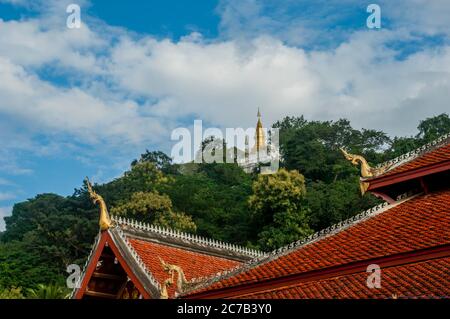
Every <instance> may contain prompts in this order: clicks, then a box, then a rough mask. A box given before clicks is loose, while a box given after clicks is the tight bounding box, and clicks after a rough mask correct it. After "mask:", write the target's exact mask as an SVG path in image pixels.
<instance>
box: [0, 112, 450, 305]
mask: <svg viewBox="0 0 450 319" xmlns="http://www.w3.org/2000/svg"><path fill="white" fill-rule="evenodd" d="M274 126H275V127H278V128H279V129H280V148H281V153H282V156H283V161H282V163H281V167H282V169H281V170H280V171H279V172H278V173H277V174H274V175H269V176H267V175H265V176H262V175H260V176H258V175H257V174H246V173H244V172H243V171H242V169H241V168H239V167H238V166H237V165H235V164H216V163H203V164H194V163H189V164H185V165H176V164H173V163H172V162H171V159H170V158H169V157H168V156H167V155H166V154H164V153H162V152H159V151H153V152H152V151H146V152H145V153H144V154H142V156H141V158H139V159H136V160H134V161H133V162H132V163H131V166H130V169H129V170H128V171H127V172H125V173H124V175H123V176H122V177H120V178H117V179H115V180H113V181H111V182H109V183H105V184H102V185H94V188H95V190H96V191H97V192H98V193H99V194H101V195H102V196H103V197H104V199H105V200H106V202H107V204H108V206H109V209H110V211H111V212H112V213H114V214H117V215H122V216H127V217H131V218H135V219H138V220H142V221H146V222H150V223H154V224H159V225H161V226H165V227H171V228H175V229H179V230H182V231H188V232H196V233H197V234H200V235H202V236H208V237H211V238H214V239H218V240H223V241H227V242H232V243H235V244H240V245H246V246H249V247H256V248H259V249H263V250H270V249H274V248H277V247H280V246H282V245H285V244H287V243H289V242H292V241H294V240H297V239H300V238H302V237H304V236H307V235H309V234H310V233H311V232H312V231H317V230H320V229H322V228H324V227H327V226H329V225H331V224H334V223H336V222H338V221H340V220H343V219H346V218H348V217H351V216H352V215H354V214H356V213H358V212H360V211H362V210H364V209H367V208H369V207H371V206H373V205H374V204H376V203H377V199H375V198H374V197H372V196H371V195H369V194H366V195H365V196H361V195H360V192H359V185H358V178H359V171H358V169H357V168H356V167H353V166H352V165H351V164H349V163H348V162H347V161H346V160H345V159H344V157H343V156H342V154H341V153H340V151H339V147H345V148H346V149H348V150H349V151H350V152H352V153H357V154H362V155H364V156H365V157H366V158H367V160H368V161H369V162H370V163H371V164H377V163H380V162H382V161H385V160H387V159H390V158H393V157H395V156H398V155H401V154H403V153H405V152H407V151H410V150H412V149H415V148H417V147H419V146H421V145H422V144H424V143H426V142H429V141H431V140H433V139H435V138H436V137H438V136H439V135H442V134H444V133H448V132H450V119H449V117H448V115H446V114H441V115H439V116H436V117H433V118H429V119H426V120H424V121H422V122H421V123H420V124H419V126H418V133H417V135H416V136H410V137H394V138H390V137H388V136H387V135H386V134H385V133H383V132H381V131H376V130H365V129H362V130H357V129H354V128H352V127H351V125H350V123H349V121H347V120H338V121H335V122H332V121H327V122H320V121H307V120H305V119H304V118H303V117H287V118H285V119H283V120H281V121H278V122H277V123H275V124H274ZM204 146H205V147H207V143H204ZM223 147H225V148H226V145H225V144H223ZM5 223H6V231H4V232H3V233H0V298H22V297H27V298H38V297H46V298H47V297H48V298H58V297H63V296H64V295H65V294H66V291H65V290H64V289H62V288H61V287H62V286H63V285H64V283H65V277H66V275H67V274H66V273H65V269H66V267H67V265H69V264H73V263H76V264H82V263H83V261H84V259H85V258H86V256H87V254H88V253H89V249H90V246H91V244H92V242H93V239H94V236H95V235H96V233H97V232H98V225H97V223H98V209H97V208H96V207H95V206H94V205H93V204H92V203H91V201H90V199H89V196H88V194H87V189H86V185H85V184H83V183H81V181H80V188H79V189H76V190H75V192H74V194H73V195H72V196H69V197H62V196H59V195H56V194H40V195H37V196H36V197H35V198H32V199H29V200H27V201H25V202H22V203H17V204H16V205H14V208H13V212H12V215H11V216H10V217H6V218H5ZM18 287H21V288H18Z"/></svg>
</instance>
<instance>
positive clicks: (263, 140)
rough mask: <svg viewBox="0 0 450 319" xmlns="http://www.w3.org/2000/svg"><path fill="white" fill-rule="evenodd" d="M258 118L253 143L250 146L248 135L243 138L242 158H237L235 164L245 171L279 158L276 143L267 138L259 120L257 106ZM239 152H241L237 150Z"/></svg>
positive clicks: (259, 113)
mask: <svg viewBox="0 0 450 319" xmlns="http://www.w3.org/2000/svg"><path fill="white" fill-rule="evenodd" d="M257 117H258V120H257V122H256V128H255V136H254V144H253V146H252V147H250V143H249V139H248V136H246V138H245V150H244V151H243V153H244V156H243V158H242V159H238V161H237V164H238V165H239V166H240V167H242V169H243V170H244V171H245V172H247V173H250V172H253V171H254V170H255V169H257V168H258V167H259V166H260V165H263V166H267V165H270V163H271V162H272V161H274V160H276V161H279V160H280V152H279V149H278V147H277V146H276V145H278V143H276V145H275V143H272V141H270V140H268V139H267V136H266V133H265V131H267V129H265V128H264V127H263V124H262V121H261V112H260V110H259V108H258V113H257ZM239 152H242V151H241V150H239Z"/></svg>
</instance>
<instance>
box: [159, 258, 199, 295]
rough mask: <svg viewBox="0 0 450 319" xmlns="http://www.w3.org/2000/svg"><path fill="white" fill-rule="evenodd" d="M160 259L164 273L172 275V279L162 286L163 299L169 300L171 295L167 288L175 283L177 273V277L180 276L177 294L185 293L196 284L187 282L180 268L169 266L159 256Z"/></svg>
mask: <svg viewBox="0 0 450 319" xmlns="http://www.w3.org/2000/svg"><path fill="white" fill-rule="evenodd" d="M158 258H159V261H160V262H161V266H162V267H163V269H164V271H165V272H166V273H168V274H169V275H170V277H169V278H168V279H166V280H165V281H164V284H163V285H162V291H161V298H162V299H167V298H169V294H168V292H167V287H169V286H171V285H172V284H173V283H174V280H175V279H174V276H175V273H177V275H178V276H177V292H179V293H181V292H183V291H185V290H186V289H187V288H189V287H191V286H192V285H194V284H196V283H194V282H189V281H187V280H186V276H185V275H184V271H183V269H182V268H181V267H180V266H177V265H171V264H168V263H166V262H165V261H164V260H163V259H162V258H161V257H159V256H158Z"/></svg>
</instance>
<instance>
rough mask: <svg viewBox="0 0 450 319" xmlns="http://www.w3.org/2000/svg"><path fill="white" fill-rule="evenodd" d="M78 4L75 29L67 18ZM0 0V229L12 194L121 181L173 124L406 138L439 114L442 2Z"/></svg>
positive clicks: (446, 63)
mask: <svg viewBox="0 0 450 319" xmlns="http://www.w3.org/2000/svg"><path fill="white" fill-rule="evenodd" d="M70 3H77V4H79V5H80V7H81V18H82V28H81V29H68V28H67V27H66V19H67V15H68V14H67V13H66V7H67V5H68V4H70ZM370 3H372V2H366V1H358V0H340V1H334V0H331V1H324V0H319V1H306V0H286V1H283V2H281V1H274V0H267V1H256V0H240V1H236V0H235V1H233V0H230V1H225V0H223V1H212V0H211V1H207V0H196V1H176V0H170V1H138V0H134V1H106V0H101V1H100V0H97V1H95V0H92V1H88V0H79V1H76V0H72V1H56V0H48V1H43V0H38V1H28V0H0V230H1V229H2V228H3V223H2V221H1V217H2V216H6V215H8V214H10V212H11V208H12V206H13V204H14V203H16V202H19V201H23V200H25V199H27V198H31V197H34V196H35V195H36V194H38V193H44V192H55V193H58V194H62V195H70V194H71V193H72V192H73V190H74V188H76V187H79V186H80V185H81V182H82V179H83V178H84V177H85V176H90V177H91V179H93V180H94V181H96V182H105V181H108V180H111V179H112V178H115V177H117V176H120V174H121V173H122V172H123V171H124V170H125V169H127V168H128V166H129V163H130V162H131V161H132V160H133V159H134V158H136V157H138V156H139V154H140V153H142V152H144V151H145V149H150V150H163V151H165V152H167V153H169V154H170V149H171V147H172V145H173V144H174V143H175V142H174V141H171V139H170V134H171V131H172V130H173V129H174V128H176V127H180V126H182V127H191V126H192V124H193V120H194V119H201V120H203V121H204V126H216V127H220V128H224V127H249V126H253V125H254V122H255V113H256V110H257V107H261V110H262V113H263V122H264V123H266V124H271V123H272V122H274V121H276V120H278V119H280V118H282V117H284V116H286V115H297V116H299V115H302V114H303V115H305V116H306V118H308V119H320V120H333V119H334V120H335V119H338V118H341V117H346V118H349V119H350V120H351V121H352V124H353V125H354V126H355V127H358V128H361V127H365V128H376V129H381V130H384V131H386V132H388V133H389V134H391V135H411V134H415V128H416V126H417V123H418V121H419V120H420V119H423V118H425V117H429V116H434V115H437V114H440V113H443V112H447V113H448V110H449V106H448V101H449V100H450V93H449V92H450V76H449V74H450V45H449V43H450V41H449V39H450V38H449V34H450V31H449V30H450V28H448V17H449V16H450V2H446V1H439V0H432V1H425V0H410V1H406V0H405V1H401V0H399V1H395V3H394V2H393V1H378V2H376V3H377V4H379V5H380V7H381V17H382V27H381V29H379V30H372V29H368V28H367V26H366V18H367V16H368V15H369V13H367V12H366V8H367V5H368V4H370Z"/></svg>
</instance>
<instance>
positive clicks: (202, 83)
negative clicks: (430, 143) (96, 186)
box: [110, 31, 450, 134]
mask: <svg viewBox="0 0 450 319" xmlns="http://www.w3.org/2000/svg"><path fill="white" fill-rule="evenodd" d="M398 36H403V34H402V33H396V32H390V31H382V32H375V33H370V32H360V33H355V34H354V35H353V36H352V37H351V38H350V40H349V41H348V42H345V43H342V44H341V45H340V46H338V47H337V48H336V49H333V50H329V51H313V52H305V51H304V50H303V49H301V48H297V47H292V46H287V45H285V44H283V43H282V42H280V41H278V40H277V39H274V38H271V37H260V38H256V39H254V40H253V41H252V42H250V43H247V45H246V46H242V45H241V44H240V42H239V41H232V40H230V41H225V42H218V43H192V42H188V41H186V42H185V41H180V42H177V43H174V42H171V41H168V40H165V41H156V40H154V39H151V38H147V39H144V40H141V41H139V42H132V41H130V40H129V39H124V40H122V42H121V43H120V44H119V45H118V46H117V47H115V48H114V49H113V53H112V64H111V70H110V71H111V73H112V74H113V76H114V79H115V81H117V83H118V84H119V85H120V86H121V87H123V88H124V89H125V90H128V91H130V92H135V93H136V94H141V95H144V96H147V97H152V98H157V99H158V100H159V101H160V104H158V105H157V110H160V112H161V114H164V115H167V116H182V115H187V114H192V113H194V114H197V116H199V117H201V118H202V119H204V120H207V121H210V122H213V123H218V124H220V125H224V126H231V127H234V126H238V125H243V126H245V125H248V124H249V123H252V121H254V117H255V110H256V108H257V107H258V106H260V107H261V108H262V110H263V115H264V119H265V121H266V124H270V123H271V122H273V121H275V120H277V119H280V118H281V117H283V116H285V115H301V114H305V115H306V116H307V117H309V118H316V119H317V118H318V119H337V118H339V117H345V118H350V119H351V120H353V124H354V125H356V126H360V127H361V126H364V127H366V128H377V129H384V130H387V131H388V132H389V133H392V134H408V133H413V132H414V129H415V127H416V126H417V123H418V121H419V120H420V119H423V117H424V116H432V115H436V114H437V113H440V112H444V111H447V110H448V107H447V105H446V102H445V101H447V100H448V92H449V89H450V81H449V79H450V64H449V63H448V62H449V59H450V47H448V46H444V47H441V48H437V49H429V50H427V49H424V50H423V51H421V52H419V53H417V54H413V55H410V56H409V57H408V58H407V59H405V60H398V59H396V52H395V51H393V50H391V49H389V48H387V47H386V45H385V43H386V41H391V40H392V39H393V38H395V37H398ZM432 96H433V98H432V99H428V102H427V99H426V97H432ZM419 101H420V102H419ZM421 103H425V104H426V105H419V104H421ZM412 109H413V110H414V112H411V110H412ZM168 110H170V112H168ZM402 113H408V116H409V117H410V119H411V122H406V121H405V122H404V121H401V122H400V123H395V124H394V123H393V121H392V120H391V118H393V119H394V120H395V121H398V120H399V117H400V118H402V117H401V114H402Z"/></svg>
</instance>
